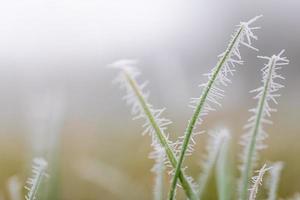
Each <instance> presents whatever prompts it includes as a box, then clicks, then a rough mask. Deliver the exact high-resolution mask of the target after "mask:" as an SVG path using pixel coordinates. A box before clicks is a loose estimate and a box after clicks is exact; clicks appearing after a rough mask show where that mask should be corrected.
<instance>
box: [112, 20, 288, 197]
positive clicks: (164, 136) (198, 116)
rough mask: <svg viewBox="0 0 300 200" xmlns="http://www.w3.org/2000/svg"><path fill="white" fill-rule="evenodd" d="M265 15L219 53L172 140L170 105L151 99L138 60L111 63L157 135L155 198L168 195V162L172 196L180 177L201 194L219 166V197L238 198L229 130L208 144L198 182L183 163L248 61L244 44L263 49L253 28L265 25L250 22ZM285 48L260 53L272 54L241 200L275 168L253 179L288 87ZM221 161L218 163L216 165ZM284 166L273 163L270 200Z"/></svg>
mask: <svg viewBox="0 0 300 200" xmlns="http://www.w3.org/2000/svg"><path fill="white" fill-rule="evenodd" d="M259 17H260V16H258V17H254V18H253V19H251V20H249V21H248V22H241V23H240V24H239V25H238V28H237V30H236V32H235V33H234V34H233V36H232V39H231V41H230V43H229V45H228V47H227V49H226V50H225V52H224V53H222V54H221V55H220V56H219V61H218V63H217V65H216V66H215V67H214V68H213V69H212V70H211V72H210V73H208V74H206V76H207V77H208V81H207V82H206V83H204V84H202V85H200V87H202V88H203V90H202V94H201V96H200V97H199V98H193V99H192V100H191V104H192V107H193V108H194V113H193V115H192V117H191V119H190V120H189V122H188V125H187V128H186V130H185V133H184V135H183V136H181V137H179V139H178V140H177V141H176V142H172V141H171V140H170V139H169V134H168V133H167V126H168V125H169V124H171V121H170V120H168V119H166V118H163V117H162V113H163V111H164V109H154V107H153V106H152V105H151V104H150V103H149V101H148V97H149V92H145V87H146V85H147V82H145V83H143V84H139V83H138V81H137V77H138V75H139V74H140V73H139V71H137V70H136V68H134V65H135V64H136V61H133V60H121V61H118V62H115V63H113V64H112V65H111V66H112V67H114V68H118V69H120V71H121V72H120V74H119V76H118V78H117V79H116V82H118V83H120V86H121V88H123V89H125V90H126V96H125V97H124V99H125V101H126V102H127V104H129V105H130V106H132V113H133V115H134V116H135V117H134V119H143V120H144V121H145V123H144V125H143V128H144V132H143V134H145V133H149V135H150V136H151V138H152V146H153V148H154V152H153V153H151V156H150V157H151V158H154V159H155V161H156V164H155V166H154V168H153V169H154V170H153V171H154V172H155V173H156V184H155V195H154V197H155V199H162V197H163V195H162V175H163V169H164V168H163V165H162V164H163V163H165V165H166V166H168V167H169V174H171V175H173V177H172V180H171V186H170V190H169V194H168V199H169V200H172V199H174V198H175V194H176V186H177V179H179V180H180V183H181V184H180V185H181V186H182V188H183V190H184V191H185V194H186V196H187V198H188V199H190V200H196V199H201V196H202V194H203V192H204V190H205V189H206V186H207V183H208V180H209V177H210V175H211V174H212V173H213V172H214V171H213V169H215V173H216V176H217V177H216V181H217V190H218V197H219V199H221V200H229V199H232V197H233V195H232V193H233V192H231V191H230V190H231V189H233V187H231V186H230V184H231V183H232V180H233V175H232V173H231V171H233V170H232V169H230V167H231V166H232V165H231V162H230V161H229V160H230V159H229V157H230V156H229V154H230V151H229V141H230V137H229V134H228V132H227V131H226V130H221V131H220V132H219V133H218V134H213V135H211V138H210V142H209V143H208V147H207V153H208V155H207V157H206V159H205V161H204V162H203V172H202V174H201V176H200V178H199V182H198V184H197V185H196V184H194V183H193V181H192V178H190V177H187V176H186V174H185V173H184V169H186V168H184V167H182V164H183V161H184V158H185V157H186V156H188V155H190V154H191V153H192V151H193V145H194V144H195V139H194V136H195V135H196V134H197V133H196V132H195V128H196V125H197V124H201V123H202V122H203V119H204V117H205V116H206V115H207V114H208V113H209V112H210V111H214V110H215V109H216V106H221V104H220V103H219V100H221V99H222V98H223V97H224V95H225V91H224V87H225V86H227V85H228V84H229V83H230V79H229V78H230V76H232V75H233V72H234V71H235V66H236V65H237V64H243V61H242V59H241V55H240V51H239V49H240V47H241V46H242V45H244V46H247V47H249V48H251V49H254V50H257V49H256V48H254V47H253V46H252V42H251V40H252V39H255V40H256V39H257V37H256V36H255V35H254V34H253V32H252V31H253V30H256V29H259V27H251V26H250V25H251V24H252V23H253V22H255V21H256V20H257V19H258V18H259ZM283 53H284V51H281V52H280V53H279V54H278V55H273V56H272V57H265V56H259V58H262V59H266V60H267V61H268V63H267V64H265V66H264V67H263V68H262V70H261V71H262V77H263V78H262V86H261V87H259V88H258V89H255V90H253V91H251V92H256V95H255V97H254V99H257V100H258V105H257V107H256V108H254V109H250V112H251V113H253V116H252V117H250V118H249V120H248V124H247V125H246V126H245V129H246V130H247V131H246V134H244V135H243V137H242V144H243V145H244V151H243V156H242V159H243V160H242V167H241V182H240V183H239V193H238V194H237V196H238V197H239V199H240V200H247V199H250V200H254V199H255V198H256V194H257V191H258V187H259V186H260V185H261V184H262V178H263V175H264V174H265V172H266V171H268V170H269V169H270V168H271V167H270V168H267V167H266V165H264V166H263V167H262V168H261V169H260V170H257V171H255V172H257V173H258V175H257V176H254V177H253V178H252V184H250V182H251V177H252V174H253V169H254V168H255V163H256V161H257V151H258V150H260V149H263V148H264V147H265V145H264V144H263V140H264V139H265V137H266V132H265V131H264V127H263V125H264V124H270V123H271V121H270V116H271V113H272V112H274V111H276V109H274V108H272V107H273V106H272V104H273V103H275V104H277V100H276V99H277V97H279V96H280V94H279V93H278V91H279V89H280V88H282V87H283V85H281V84H280V83H278V82H277V80H278V79H284V78H283V77H282V76H281V75H280V74H279V73H278V70H279V69H281V67H282V66H283V65H287V64H288V62H289V61H288V60H287V58H286V57H283V56H282V54H283ZM216 163H217V166H215V165H216ZM279 169H280V167H279V165H277V164H275V165H273V168H272V169H271V181H270V184H269V199H270V200H272V199H276V190H277V186H278V180H279V172H280V170H279Z"/></svg>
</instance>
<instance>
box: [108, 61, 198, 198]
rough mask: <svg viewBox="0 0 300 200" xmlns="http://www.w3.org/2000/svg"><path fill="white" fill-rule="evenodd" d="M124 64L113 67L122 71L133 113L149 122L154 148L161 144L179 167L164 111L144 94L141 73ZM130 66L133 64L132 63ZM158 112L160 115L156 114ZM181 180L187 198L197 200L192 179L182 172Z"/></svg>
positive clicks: (168, 157)
mask: <svg viewBox="0 0 300 200" xmlns="http://www.w3.org/2000/svg"><path fill="white" fill-rule="evenodd" d="M120 62H121V63H120ZM122 62H123V61H119V62H117V63H115V64H112V66H113V67H117V68H121V69H122V72H121V79H120V80H121V86H123V87H124V86H125V88H126V90H130V91H127V92H129V93H130V94H129V103H131V104H133V111H134V113H135V114H138V116H137V117H136V118H145V119H146V120H147V121H146V124H145V127H146V131H145V132H150V135H151V137H152V140H153V142H152V143H153V144H152V145H154V147H155V146H156V145H158V144H159V145H160V146H161V148H163V149H164V151H165V154H166V157H167V160H168V164H169V165H171V167H172V169H173V168H175V167H176V165H177V159H176V156H175V151H174V149H173V148H172V147H173V146H174V145H175V144H173V143H171V142H170V141H169V139H168V137H167V136H166V135H165V133H164V130H165V128H166V127H165V126H164V125H165V124H168V121H167V120H164V119H160V118H159V115H160V114H161V112H162V111H158V112H157V110H154V109H153V108H152V106H151V105H150V104H149V103H148V101H147V97H146V95H145V94H143V92H142V89H143V86H139V85H138V83H137V82H136V80H135V77H136V76H137V75H138V74H139V73H138V72H136V71H135V70H134V69H133V68H132V67H129V66H128V62H126V61H125V63H122ZM130 64H132V62H131V63H130ZM122 79H125V80H122ZM124 81H125V82H124ZM132 95H133V96H132ZM156 112H157V113H159V114H155V113H156ZM179 179H180V182H181V186H182V187H183V190H184V191H185V193H186V195H187V197H188V198H189V199H191V200H196V199H197V195H196V193H195V192H194V189H193V186H192V183H191V181H190V179H189V178H188V177H186V175H184V173H183V172H182V171H181V170H180V171H179Z"/></svg>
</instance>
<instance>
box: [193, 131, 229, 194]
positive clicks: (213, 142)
mask: <svg viewBox="0 0 300 200" xmlns="http://www.w3.org/2000/svg"><path fill="white" fill-rule="evenodd" d="M228 137H229V133H228V130H226V129H221V130H217V131H215V132H213V133H211V134H210V139H209V142H208V144H207V147H206V151H207V157H206V159H205V160H204V161H202V166H203V169H202V173H201V175H200V177H199V188H198V190H197V193H198V196H199V197H200V198H201V197H202V195H203V193H204V191H205V189H206V187H207V184H208V181H209V178H210V177H211V175H212V172H213V169H214V167H215V163H216V160H217V158H218V155H219V153H220V150H221V148H222V146H223V145H224V142H225V141H226V140H228Z"/></svg>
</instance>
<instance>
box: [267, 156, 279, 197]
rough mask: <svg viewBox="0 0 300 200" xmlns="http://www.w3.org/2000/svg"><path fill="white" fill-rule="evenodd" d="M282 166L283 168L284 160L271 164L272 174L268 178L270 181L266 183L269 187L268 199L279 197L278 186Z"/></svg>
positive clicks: (270, 172)
mask: <svg viewBox="0 0 300 200" xmlns="http://www.w3.org/2000/svg"><path fill="white" fill-rule="evenodd" d="M282 168H283V163H282V162H276V163H274V164H272V165H271V169H270V171H269V174H270V175H269V178H268V182H267V184H266V185H267V188H268V189H269V193H268V200H276V199H277V188H278V184H279V179H280V175H281V171H282Z"/></svg>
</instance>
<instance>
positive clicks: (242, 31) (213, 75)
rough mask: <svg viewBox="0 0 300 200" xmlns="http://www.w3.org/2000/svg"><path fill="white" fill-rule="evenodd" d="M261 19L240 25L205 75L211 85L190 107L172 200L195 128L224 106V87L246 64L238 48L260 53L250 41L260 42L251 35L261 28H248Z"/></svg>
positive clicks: (204, 86) (176, 170)
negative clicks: (219, 107) (208, 115)
mask: <svg viewBox="0 0 300 200" xmlns="http://www.w3.org/2000/svg"><path fill="white" fill-rule="evenodd" d="M260 17H261V16H258V17H254V18H253V19H251V20H249V21H248V22H241V23H240V24H239V25H238V29H237V31H236V32H235V33H234V34H233V36H232V39H231V41H230V43H229V45H228V47H227V49H226V50H225V52H224V53H222V54H221V55H220V59H219V62H218V63H217V65H216V66H215V67H214V68H213V69H212V70H211V72H210V73H209V74H206V76H207V77H208V82H207V83H205V84H202V85H200V86H201V87H203V88H204V89H203V92H202V94H201V96H200V98H194V99H192V102H191V103H193V104H196V105H195V106H193V107H194V109H195V110H194V114H193V116H192V118H191V120H190V121H189V123H188V126H187V128H186V131H185V134H184V136H183V138H182V139H183V140H182V141H180V146H181V147H180V148H181V150H180V154H179V158H178V163H177V166H176V169H175V174H174V177H173V179H172V182H171V189H170V192H169V200H173V199H174V196H175V190H176V185H177V180H178V177H179V172H180V170H181V167H182V163H183V160H184V157H185V155H186V153H187V154H190V153H191V152H192V151H193V144H190V141H191V140H192V141H194V139H193V137H194V136H195V135H196V134H195V133H193V131H194V128H195V126H196V124H197V123H198V124H201V123H202V117H204V116H206V115H207V114H208V112H209V111H213V110H215V109H214V108H213V106H212V105H217V106H221V104H220V103H219V102H218V100H220V99H222V98H223V96H224V90H222V89H221V87H222V86H227V85H228V83H230V82H231V81H230V80H229V75H233V72H234V71H235V69H234V67H235V65H236V64H242V63H243V61H242V60H241V55H240V51H239V47H240V46H241V45H244V46H247V47H249V48H251V49H254V50H257V49H256V48H254V47H252V46H251V39H257V37H256V36H255V35H254V34H253V33H252V30H254V29H257V28H258V27H249V25H251V24H252V23H253V22H254V21H256V20H257V19H258V18H260ZM193 143H194V142H193Z"/></svg>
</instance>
